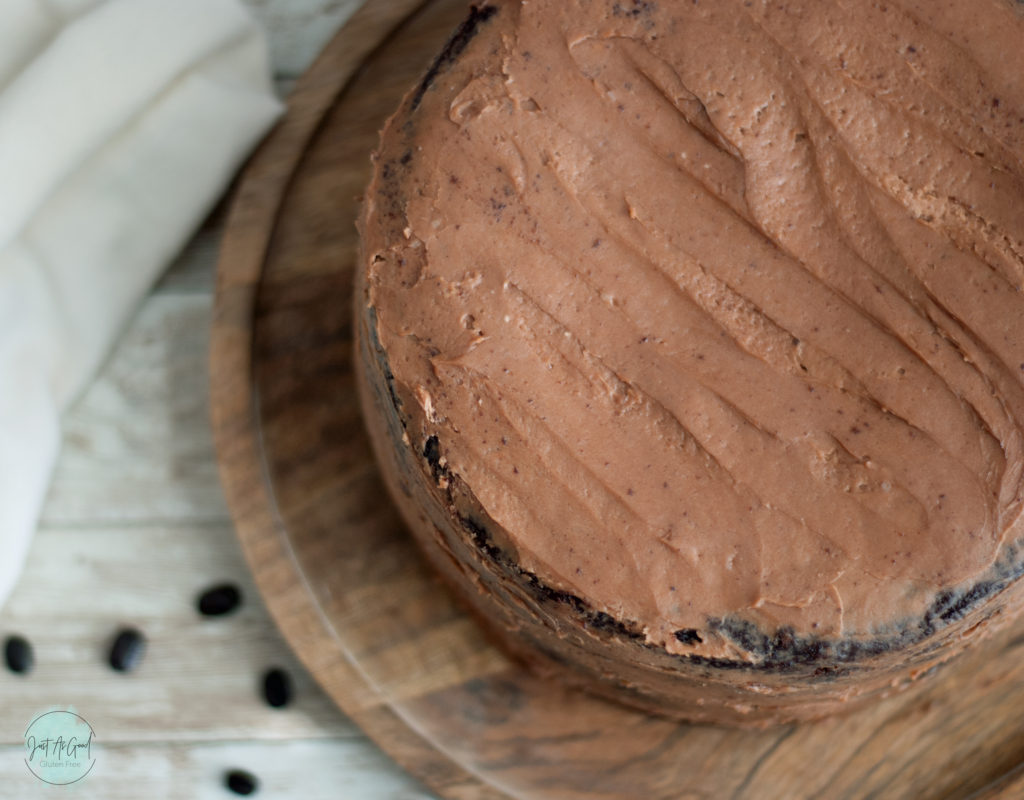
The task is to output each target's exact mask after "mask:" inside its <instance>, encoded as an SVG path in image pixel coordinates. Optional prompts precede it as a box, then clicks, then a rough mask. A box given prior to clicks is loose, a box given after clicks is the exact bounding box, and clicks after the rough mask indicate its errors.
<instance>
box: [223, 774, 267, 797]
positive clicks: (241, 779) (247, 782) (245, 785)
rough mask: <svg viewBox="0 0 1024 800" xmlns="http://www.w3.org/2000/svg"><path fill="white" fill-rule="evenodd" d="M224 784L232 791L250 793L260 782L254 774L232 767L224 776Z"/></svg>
mask: <svg viewBox="0 0 1024 800" xmlns="http://www.w3.org/2000/svg"><path fill="white" fill-rule="evenodd" d="M224 785H225V786H227V787H228V788H229V789H230V790H231V791H232V792H234V793H235V794H240V795H250V794H252V793H253V792H255V791H256V790H257V789H259V788H260V782H259V781H258V780H256V776H255V775H251V774H250V773H248V772H246V771H245V770H241V769H233V770H231V771H230V772H228V773H227V774H226V775H225V776H224Z"/></svg>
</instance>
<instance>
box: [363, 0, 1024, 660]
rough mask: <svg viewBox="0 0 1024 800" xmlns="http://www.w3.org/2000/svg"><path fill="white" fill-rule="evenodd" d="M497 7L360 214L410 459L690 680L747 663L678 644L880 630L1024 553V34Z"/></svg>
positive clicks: (960, 20) (854, 7) (731, 1)
mask: <svg viewBox="0 0 1024 800" xmlns="http://www.w3.org/2000/svg"><path fill="white" fill-rule="evenodd" d="M491 7H496V8H497V13H493V17H494V19H493V20H491V21H488V23H487V25H488V30H487V33H486V45H482V44H481V45H477V44H476V43H475V46H474V48H473V51H472V53H471V54H469V56H468V57H470V58H471V61H470V62H468V63H467V64H464V65H463V68H462V70H461V71H460V75H461V76H462V77H461V78H460V80H459V82H458V83H457V84H452V82H451V81H447V82H444V81H438V82H437V83H436V85H434V84H430V85H429V86H428V84H427V83H425V84H424V86H423V87H421V88H420V90H419V91H418V93H415V94H414V95H411V96H410V98H408V99H407V101H406V106H407V112H408V116H404V117H402V118H401V124H403V125H404V127H403V129H402V130H401V131H400V130H398V126H399V124H400V123H399V122H398V121H392V123H391V124H390V125H389V128H388V130H386V131H385V134H384V136H385V142H387V141H388V140H389V137H390V138H391V139H392V140H393V141H395V142H397V141H406V142H409V143H410V144H409V145H408V148H407V149H405V152H404V153H401V154H400V155H399V154H398V152H397V151H395V153H394V154H393V156H394V157H387V153H386V152H382V156H381V159H382V160H381V161H379V162H378V167H377V176H376V178H375V182H374V184H373V185H371V188H370V191H369V192H368V196H367V210H366V220H367V222H366V223H364V249H365V253H366V254H367V261H368V264H367V270H368V272H367V275H366V282H367V286H368V295H367V301H368V303H369V305H371V306H372V307H373V309H374V311H375V314H376V335H377V338H378V339H379V342H380V345H381V347H382V348H383V350H384V351H385V352H386V353H387V356H388V361H389V365H390V369H391V371H392V373H393V381H394V386H395V387H397V389H396V391H397V396H398V397H400V398H401V400H402V403H403V407H404V408H403V411H404V413H405V414H406V415H407V417H408V418H409V420H410V425H409V427H408V431H407V432H408V435H409V436H411V437H413V438H414V439H416V441H415V442H413V446H416V447H421V446H422V443H423V442H424V441H425V440H426V439H427V437H430V436H436V437H437V441H438V442H439V443H440V453H441V458H442V460H443V463H444V465H445V468H446V470H449V471H450V472H451V473H452V474H455V475H458V476H459V478H460V479H461V480H462V481H463V482H464V483H465V485H466V486H468V487H469V488H470V489H471V491H472V492H473V494H474V495H475V497H476V499H477V500H478V501H479V503H480V504H481V506H482V507H483V508H484V509H485V510H486V512H487V514H488V515H489V516H490V517H491V518H492V519H493V520H494V521H495V522H497V523H498V524H499V525H500V526H501V528H502V530H503V533H504V535H505V536H507V540H508V541H507V542H504V543H503V544H504V545H505V546H507V547H510V548H511V549H513V550H514V551H515V553H516V555H517V558H518V562H519V563H520V564H521V565H522V566H523V567H524V568H525V569H527V570H529V571H530V572H532V573H534V574H535V575H537V576H539V578H540V579H541V580H543V581H544V582H545V583H546V584H547V585H550V586H553V587H556V588H558V589H560V590H563V591H566V592H571V593H572V594H574V595H576V596H577V597H580V598H582V599H583V600H584V601H585V602H587V603H588V604H589V605H590V606H592V607H593V608H594V609H597V610H599V611H603V612H605V613H608V614H610V615H612V616H613V617H615V618H616V619H620V620H628V621H630V622H631V623H635V624H636V625H637V626H638V627H639V628H640V629H641V630H642V631H643V634H644V635H645V636H646V638H647V640H648V641H649V642H651V643H654V644H658V645H661V646H664V647H666V648H667V649H669V650H670V651H672V652H679V653H697V654H702V653H703V654H706V655H723V654H725V655H735V652H733V651H735V650H736V648H735V647H734V646H733V645H730V643H729V642H728V641H726V640H723V639H719V638H716V637H714V636H711V635H708V634H706V633H705V634H703V635H700V634H697V635H692V634H688V635H683V636H680V635H677V632H679V631H691V630H692V631H706V630H707V629H708V626H709V621H714V620H721V619H725V618H734V619H735V618H739V619H742V620H747V621H749V622H752V623H754V624H755V625H757V626H758V627H759V628H761V629H763V630H769V631H770V630H777V629H779V628H786V629H791V630H792V631H793V632H794V633H795V634H796V635H798V636H820V637H824V638H829V639H832V638H839V637H871V636H884V635H885V634H887V633H890V632H893V631H895V630H897V629H899V627H900V626H901V625H905V624H906V622H907V620H912V619H914V618H915V617H919V616H920V615H921V614H923V613H924V612H925V610H926V609H927V608H928V606H929V604H930V603H932V602H933V601H934V598H935V596H936V594H937V593H939V592H941V591H943V590H947V589H956V588H957V587H964V586H969V585H970V584H971V583H972V582H974V581H978V580H979V579H980V578H981V577H982V576H984V575H986V574H990V572H991V570H992V569H993V568H994V565H995V564H997V562H998V561H999V559H1000V558H1001V557H1002V556H1005V553H1006V550H1007V547H1009V546H1010V545H1011V544H1012V542H1013V541H1015V540H1016V539H1017V538H1018V537H1019V536H1020V535H1021V533H1022V526H1021V523H1020V516H1021V507H1022V486H1021V484H1022V466H1024V454H1022V448H1024V439H1022V430H1024V295H1022V293H1021V285H1022V282H1024V16H1022V14H1021V11H1020V9H1021V6H1020V5H1018V4H1015V3H1012V2H1004V1H1003V0H900V1H899V2H893V1H892V0H889V1H888V2H868V1H867V0H830V1H829V2H821V0H804V1H803V2H801V1H800V0H787V1H786V2H768V1H767V0H746V2H742V1H741V0H714V1H713V2H712V0H692V1H691V0H686V1H685V2H683V0H678V1H677V2H668V1H667V0H661V1H660V2H633V1H632V0H618V2H611V1H610V0H590V1H589V2H588V1H587V0H579V1H578V2H564V1H558V2H556V1H555V0H530V2H525V1H524V2H522V3H518V2H498V3H492V4H491ZM490 15H491V13H490V12H488V14H485V15H483V16H490ZM431 79H432V78H431V77H430V76H428V81H429V80H431ZM425 93H431V98H432V102H433V103H435V106H436V104H437V103H440V104H441V105H440V107H441V108H442V110H443V112H444V113H434V114H429V115H427V114H423V115H419V116H417V115H416V113H415V111H416V108H417V106H419V104H420V102H421V101H422V100H423V97H424V96H425ZM434 94H439V95H440V96H439V97H434ZM397 119H398V118H396V120H397ZM403 148H405V145H403ZM393 149H394V148H393V147H392V150H393ZM385 150H387V148H385ZM396 176H400V180H399V179H398V178H396ZM396 181H398V182H397V183H396ZM395 186H399V187H400V188H397V189H396V188H394V187H395ZM384 217H388V218H390V219H391V220H392V221H393V220H394V219H395V218H399V219H401V221H402V228H403V231H402V235H401V236H399V237H393V238H387V237H384V236H382V235H381V233H380V231H381V230H383V228H382V227H381V226H379V225H375V224H374V220H375V219H377V218H384Z"/></svg>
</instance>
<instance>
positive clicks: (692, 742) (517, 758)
mask: <svg viewBox="0 0 1024 800" xmlns="http://www.w3.org/2000/svg"><path fill="white" fill-rule="evenodd" d="M466 12H467V3H466V2H465V0H433V2H422V0H418V1H415V2H414V1H413V0H370V2H368V3H367V4H366V5H364V6H363V7H362V8H361V9H360V11H358V12H357V13H356V14H355V16H353V17H352V19H351V20H350V21H349V22H348V24H347V25H346V26H345V27H344V28H343V29H342V30H341V31H340V32H339V33H338V34H337V36H336V37H335V39H334V40H333V41H332V42H331V44H330V45H328V47H327V48H326V49H325V51H324V52H323V54H322V55H321V56H320V58H319V59H318V60H317V62H316V63H315V64H314V65H313V67H312V68H311V69H310V70H309V72H308V73H307V74H306V75H305V76H304V77H303V78H302V79H301V80H300V81H299V83H298V85H297V86H296V89H295V91H294V93H293V94H292V96H291V98H290V101H289V111H288V114H287V116H286V117H285V119H284V120H283V122H282V123H281V124H280V125H279V126H278V128H277V129H275V131H274V132H273V133H272V134H271V136H270V137H269V138H268V140H267V141H266V142H265V143H264V145H263V146H262V147H261V149H260V150H259V151H258V152H257V154H256V155H255V156H254V157H253V159H252V160H251V162H250V164H249V166H248V167H247V169H246V171H245V173H244V175H243V177H242V180H241V183H240V185H239V189H238V192H237V194H236V197H235V201H234V205H233V208H232V211H231V215H230V219H229V222H228V229H227V232H226V235H225V239H224V244H223V249H222V253H221V259H220V263H219V268H218V284H217V303H216V310H215V318H214V323H213V342H212V351H211V375H212V382H211V392H212V398H211V399H212V407H213V423H214V433H215V436H216V441H217V449H218V457H219V460H220V465H221V474H222V478H223V482H224V486H225V490H226V493H227V496H228V501H229V504H230V507H231V511H232V515H233V517H234V520H235V524H236V528H237V531H238V536H239V538H240V540H241V542H242V545H243V549H244V551H245V554H246V557H247V560H248V563H249V565H250V567H251V568H252V570H253V573H254V574H255V577H256V581H257V583H258V585H259V587H260V591H261V592H262V594H263V596H264V598H265V600H266V602H267V604H268V606H269V607H270V610H271V613H272V614H273V616H274V619H275V621H276V623H277V625H278V626H279V627H280V629H281V631H282V632H283V634H284V636H285V638H286V639H287V640H288V642H289V644H290V645H291V647H292V648H293V649H294V650H295V651H296V652H297V653H298V655H299V657H300V658H301V659H302V660H303V662H304V663H305V665H306V666H307V667H308V668H309V670H310V672H311V673H312V674H313V675H314V676H315V678H316V679H317V680H318V681H319V682H320V683H321V684H322V685H323V687H324V689H325V690H326V691H327V693H328V694H329V695H330V696H331V697H332V698H333V700H334V701H335V702H336V703H337V704H338V705H339V706H340V707H341V708H342V709H343V710H344V711H345V712H346V713H347V714H349V715H350V716H351V717H352V718H353V719H354V720H355V721H356V722H357V723H358V724H359V725H361V726H362V727H363V729H364V730H365V731H366V732H367V733H368V734H369V735H370V736H371V737H372V738H373V739H374V740H375V741H376V742H377V743H378V744H379V745H380V746H381V747H382V748H383V749H384V750H385V751H387V752H388V753H389V754H390V755H391V756H392V757H393V758H395V760H396V761H398V762H399V763H400V764H401V765H402V766H403V767H405V768H406V769H407V770H409V771H410V772H411V773H412V774H414V775H415V776H417V777H419V778H420V779H421V780H423V781H424V782H425V783H426V784H427V785H429V786H430V787H431V788H432V789H433V790H434V791H436V792H437V793H438V794H439V795H441V796H442V797H445V798H452V799H453V800H469V799H470V798H472V799H474V800H477V799H480V798H504V797H516V798H530V799H531V800H534V799H536V798H578V799H579V800H583V799H584V798H586V799H587V800H590V799H591V798H595V799H596V798H617V799H618V798H622V799H625V798H630V799H632V798H644V799H645V800H657V799H659V798H665V799H666V800H667V799H668V798H729V797H735V798H772V799H773V800H775V799H776V798H793V799H794V800H800V799H801V798H811V797H824V798H829V800H831V798H868V797H885V798H915V799H917V798H940V797H941V798H956V797H967V796H969V795H970V794H971V793H972V792H975V791H977V790H979V789H981V788H982V787H983V786H985V785H986V784H988V783H989V782H990V781H992V780H993V779H995V778H996V777H998V776H999V775H1001V774H1003V773H1005V772H1007V771H1008V770H1010V769H1011V768H1012V767H1013V766H1014V765H1015V764H1017V763H1018V762H1019V761H1021V760H1022V758H1024V722H1022V721H1021V720H1020V716H1021V715H1020V713H1019V711H1018V709H1021V708H1024V658H1022V656H1024V625H1020V624H1018V625H1015V626H1013V628H1012V629H1011V630H1009V631H1008V632H1007V633H1006V634H1004V635H1002V636H1000V637H999V638H998V639H997V640H995V641H993V642H989V643H987V644H986V645H984V646H983V647H981V648H978V649H977V650H976V651H975V652H972V653H969V654H967V655H966V656H964V657H962V658H961V659H959V660H958V661H956V662H954V663H953V664H951V665H949V666H947V667H945V668H943V670H942V672H941V674H940V675H938V676H936V678H935V679H934V680H933V681H932V682H930V683H927V684H925V685H923V686H921V687H918V688H915V689H914V690H912V691H911V692H910V693H907V694H904V695H901V696H898V697H894V698H890V699H888V700H885V701H883V702H881V703H878V704H876V705H873V706H871V707H869V708H866V709H864V710H863V711H860V712H857V713H855V714H853V715H849V716H846V717H840V718H834V719H829V720H825V721H822V722H818V723H813V724H808V725H802V726H788V727H783V728H776V729H772V730H768V731H741V730H727V729H720V728H714V727H707V726H694V725H686V724H681V723H676V722H670V721H667V720H664V719H659V718H655V717H650V716H647V715H645V714H642V713H640V712H636V711H632V710H629V709H625V708H619V707H617V706H614V705H611V704H608V703H605V702H603V701H600V700H597V699H593V698H590V697H588V696H586V695H582V694H579V693H576V692H573V691H569V690H565V689H562V688H561V687H559V686H558V685H556V684H553V683H549V682H545V681H542V680H539V679H537V678H535V677H534V676H532V675H531V674H529V673H527V672H526V671H525V670H523V669H522V668H521V667H520V666H519V665H517V664H514V663H511V662H509V661H508V660H507V659H506V658H505V657H504V656H503V655H502V654H501V653H499V652H498V651H497V650H495V649H494V647H493V646H492V645H491V644H490V643H489V642H488V641H487V639H486V638H485V637H484V636H483V635H482V633H481V632H480V631H479V630H478V628H477V625H476V624H475V622H474V621H473V620H472V618H471V617H469V615H468V614H467V613H466V612H464V611H463V610H462V609H461V608H460V607H459V606H457V605H456V604H455V603H454V602H453V601H452V600H451V598H450V596H449V595H448V593H447V592H446V591H445V590H444V588H443V587H442V586H441V585H440V584H439V583H438V581H437V580H436V579H435V577H434V575H433V574H432V573H431V572H430V570H429V569H428V568H427V567H426V565H425V564H424V562H423V560H422V558H421V557H420V555H419V552H418V551H417V550H416V548H415V546H414V544H413V542H412V540H411V539H410V538H409V536H408V535H407V533H406V532H405V530H404V529H403V527H402V524H401V522H400V520H399V518H398V515H397V512H396V511H395V510H394V509H393V507H392V505H391V503H390V500H389V498H388V496H387V494H386V492H385V490H384V487H383V484H382V483H381V481H380V479H379V476H378V474H377V470H376V466H375V464H374V461H373V456H372V453H371V451H370V446H369V442H368V440H367V438H366V436H365V434H364V432H363V427H362V420H361V418H360V412H359V407H358V402H357V398H356V391H355V380H354V374H353V371H352V358H353V344H352V334H351V330H350V329H351V322H352V314H351V292H352V289H351V285H352V275H353V269H354V268H355V263H356V252H357V248H358V241H357V235H356V230H355V227H354V221H355V218H356V216H357V214H358V211H359V204H360V200H359V197H360V195H361V193H362V191H363V188H364V186H365V185H366V182H367V180H368V177H369V171H370V161H369V154H370V152H371V150H372V149H373V148H374V147H376V145H377V141H378V131H379V129H380V127H381V126H382V124H383V121H384V119H385V118H386V117H387V116H388V115H389V114H390V113H391V112H392V111H393V110H394V109H395V108H396V107H397V105H398V102H399V99H400V97H401V96H402V95H403V94H404V93H405V92H406V90H407V89H408V88H409V87H410V86H412V85H413V84H414V83H415V82H416V81H417V80H418V79H419V78H420V77H421V76H422V74H423V72H424V71H425V70H426V69H427V67H428V65H429V64H430V62H431V61H432V59H433V57H434V56H435V55H436V54H437V53H438V52H439V51H440V49H441V47H442V46H443V44H444V42H445V41H446V39H447V37H448V36H449V34H450V33H451V32H452V30H453V29H454V28H455V27H456V26H457V25H458V24H459V22H460V21H461V20H462V19H463V17H464V16H465V14H466Z"/></svg>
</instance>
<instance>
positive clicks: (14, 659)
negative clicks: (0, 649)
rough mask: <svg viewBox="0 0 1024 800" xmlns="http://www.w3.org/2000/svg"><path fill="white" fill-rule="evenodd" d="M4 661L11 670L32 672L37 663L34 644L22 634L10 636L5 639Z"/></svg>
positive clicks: (23, 672) (22, 672)
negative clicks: (33, 649) (33, 652)
mask: <svg viewBox="0 0 1024 800" xmlns="http://www.w3.org/2000/svg"><path fill="white" fill-rule="evenodd" d="M4 661H5V662H6V664H7V669H9V670H10V671H11V672H18V673H21V674H25V673H27V672H31V671H32V667H33V666H34V665H35V656H34V655H33V654H32V645H30V644H29V643H28V640H27V639H25V638H24V637H22V636H8V637H7V639H6V640H5V641H4Z"/></svg>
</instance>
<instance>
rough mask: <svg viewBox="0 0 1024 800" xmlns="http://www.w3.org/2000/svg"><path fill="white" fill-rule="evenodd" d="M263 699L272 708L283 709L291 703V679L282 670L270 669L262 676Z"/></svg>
mask: <svg viewBox="0 0 1024 800" xmlns="http://www.w3.org/2000/svg"><path fill="white" fill-rule="evenodd" d="M263 699H264V700H266V701H267V705H268V706H271V707H272V708H283V707H284V706H286V705H288V704H289V703H290V702H291V701H292V679H291V678H290V677H289V676H288V673H287V672H285V671H284V670H283V669H277V668H274V669H270V670H267V673H266V674H265V675H264V676H263Z"/></svg>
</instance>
